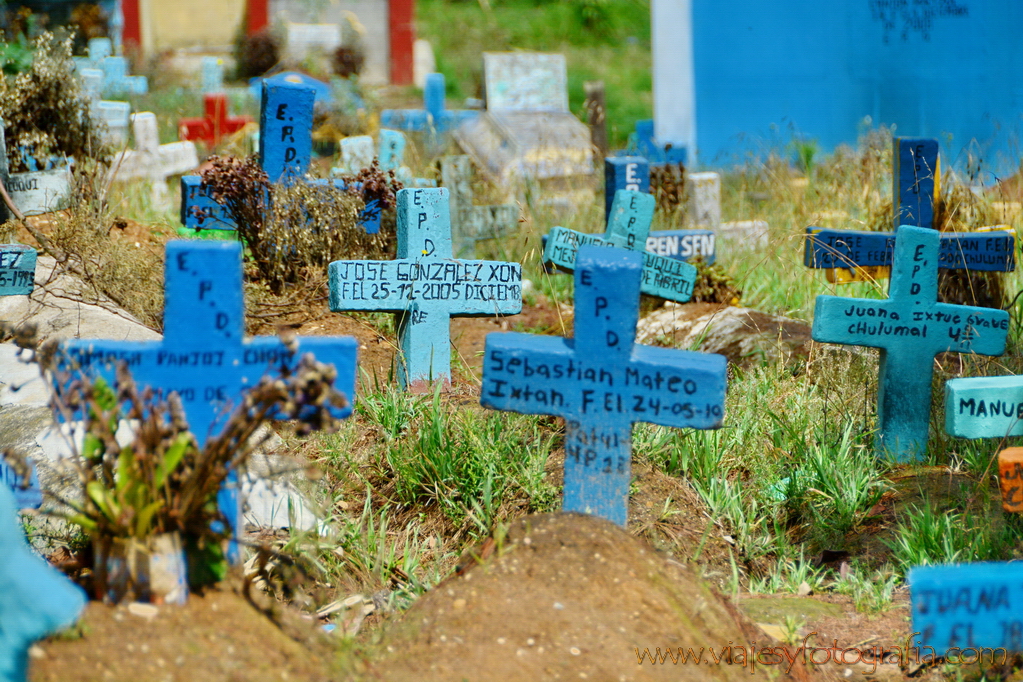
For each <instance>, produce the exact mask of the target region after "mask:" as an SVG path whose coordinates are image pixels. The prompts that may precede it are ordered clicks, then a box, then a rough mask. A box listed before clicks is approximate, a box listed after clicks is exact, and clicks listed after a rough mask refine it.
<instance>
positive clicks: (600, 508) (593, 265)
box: [480, 245, 727, 525]
mask: <svg viewBox="0 0 1023 682" xmlns="http://www.w3.org/2000/svg"><path fill="white" fill-rule="evenodd" d="M576 265H577V267H576V271H575V337H574V338H571V339H565V338H557V337H553V336H540V335H535V334H521V333H515V332H505V333H494V334H488V335H487V340H486V348H485V351H484V358H483V387H482V390H481V393H480V403H481V404H482V405H483V406H484V407H489V408H491V409H495V410H506V411H511V412H519V413H523V414H548V415H554V416H558V417H563V418H564V419H565V426H566V432H565V493H564V501H563V505H562V506H563V508H564V509H565V511H576V512H582V513H585V514H594V515H596V516H601V517H603V518H606V519H609V520H611V521H614V522H615V523H618V524H620V525H625V524H626V521H627V520H628V498H629V482H630V480H631V474H630V467H631V453H632V425H633V424H634V423H636V422H649V423H653V424H660V425H662V426H672V427H675V428H696V429H715V428H718V427H720V426H721V423H722V420H723V419H724V409H725V404H724V401H725V383H726V365H727V362H726V360H725V358H724V356H722V355H717V354H712V353H698V352H693V351H684V350H675V349H669V348H656V347H653V346H643V345H639V344H636V343H635V339H636V323H637V321H638V319H639V289H640V280H641V278H642V276H643V258H642V256H641V254H639V253H636V252H635V251H629V250H625V249H620V248H614V247H611V248H608V247H605V246H600V247H598V246H592V245H586V246H582V247H581V248H580V249H579V254H578V259H577V260H576Z"/></svg>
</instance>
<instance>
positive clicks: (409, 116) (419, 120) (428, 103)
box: [380, 73, 479, 133]
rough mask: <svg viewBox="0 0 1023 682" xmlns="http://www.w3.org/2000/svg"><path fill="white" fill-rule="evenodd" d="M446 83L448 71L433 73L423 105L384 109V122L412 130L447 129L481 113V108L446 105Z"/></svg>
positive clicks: (440, 131) (443, 131)
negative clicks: (473, 109) (417, 107)
mask: <svg viewBox="0 0 1023 682" xmlns="http://www.w3.org/2000/svg"><path fill="white" fill-rule="evenodd" d="M444 87H445V86H444V74H442V73H431V74H430V75H428V76H427V77H426V87H425V88H424V89H423V108H422V109H384V110H383V111H381V112H380V125H381V126H382V127H385V128H396V129H398V130H405V131H410V132H436V133H445V132H448V131H450V130H453V129H454V128H457V127H458V126H459V125H460V124H461V123H462V121H466V120H468V119H471V118H476V117H477V116H479V112H478V111H471V110H468V109H447V108H445V106H444V98H445V95H444Z"/></svg>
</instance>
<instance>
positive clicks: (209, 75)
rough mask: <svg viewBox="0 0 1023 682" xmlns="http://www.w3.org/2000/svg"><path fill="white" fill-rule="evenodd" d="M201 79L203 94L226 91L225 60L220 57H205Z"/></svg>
mask: <svg viewBox="0 0 1023 682" xmlns="http://www.w3.org/2000/svg"><path fill="white" fill-rule="evenodd" d="M199 77H200V83H201V88H202V91H203V93H205V94H210V93H214V92H221V91H222V90H223V89H224V60H223V59H221V58H220V57H203V58H202V66H201V67H200V76H199Z"/></svg>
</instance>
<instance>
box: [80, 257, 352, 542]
mask: <svg viewBox="0 0 1023 682" xmlns="http://www.w3.org/2000/svg"><path fill="white" fill-rule="evenodd" d="M165 279H166V287H165V295H164V336H163V340H162V341H105V340H103V341H101V340H96V339H78V340H71V341H65V342H63V348H64V350H65V351H66V352H67V354H68V356H69V359H70V360H71V361H72V362H73V363H75V364H76V365H77V366H79V367H80V368H81V369H82V371H85V372H89V373H91V374H96V375H99V376H103V377H105V378H106V379H107V380H108V381H110V382H113V381H114V380H115V370H116V365H117V363H118V362H121V361H123V362H125V363H126V364H127V367H128V369H129V370H130V371H131V375H132V378H133V379H134V380H135V381H136V382H137V383H138V385H139V386H140V387H141V386H150V387H152V388H153V389H154V390H157V391H158V392H160V393H161V394H162V395H167V394H169V393H170V392H171V391H177V393H178V395H179V396H180V398H181V403H182V405H183V406H184V409H185V414H186V416H187V419H188V424H189V428H190V430H191V431H192V433H193V434H195V437H196V439H197V440H198V442H199V444H200V446H202V445H203V444H204V443H205V442H206V440H207V439H208V438H211V437H214V436H216V435H218V434H219V433H220V432H221V430H222V429H223V427H224V425H225V424H226V422H227V419H228V417H229V416H230V413H231V411H233V409H234V408H235V407H237V406H238V405H239V404H240V400H241V397H242V392H243V391H244V390H245V389H249V388H252V387H253V386H255V385H256V384H257V383H258V382H259V380H260V379H261V378H263V377H264V376H276V375H278V374H279V373H280V371H281V370H282V369H283V368H285V367H294V366H295V365H296V364H297V362H298V360H299V359H300V358H301V356H302V355H304V354H305V353H312V354H314V355H315V356H316V359H317V360H318V361H320V362H322V363H326V364H331V365H333V366H334V368H335V369H336V370H337V379H336V380H335V382H334V386H335V388H336V389H337V390H339V391H340V392H341V393H343V394H344V395H345V397H346V398H348V401H349V403H351V402H352V401H353V400H354V397H355V355H356V346H357V344H356V342H355V339H353V338H350V337H300V338H298V339H297V340H296V341H297V350H296V351H295V352H294V353H292V352H291V351H289V350H288V349H287V347H286V346H285V345H284V343H283V342H282V341H281V340H279V339H277V338H276V337H268V336H260V337H255V338H251V339H245V338H244V330H245V304H244V298H243V290H242V246H241V244H240V243H238V242H195V241H172V242H170V243H168V244H167V257H166V265H165ZM331 409H332V413H333V414H334V416H335V417H338V418H345V417H347V416H348V415H349V414H351V409H352V408H351V405H350V404H349V406H348V407H345V408H344V409H336V408H331ZM235 485H236V484H235V482H234V481H233V480H232V482H231V483H230V484H229V485H228V486H227V487H226V488H225V490H224V491H222V492H221V496H220V497H221V499H220V505H221V510H222V511H223V513H224V516H225V517H226V518H227V520H228V523H229V524H230V526H231V528H232V529H233V530H234V532H235V533H236V535H237V534H238V533H239V532H240V531H241V530H242V528H241V525H242V524H241V516H240V509H239V506H240V504H239V502H240V501H239V499H238V494H237V490H236V488H235Z"/></svg>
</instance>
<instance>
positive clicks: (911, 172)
mask: <svg viewBox="0 0 1023 682" xmlns="http://www.w3.org/2000/svg"><path fill="white" fill-rule="evenodd" d="M939 163H940V162H939V160H938V141H937V140H928V139H923V138H916V137H893V138H892V206H893V214H894V218H895V220H894V223H895V224H896V225H917V226H919V227H936V226H935V224H934V204H935V203H937V201H938V197H939V196H940V195H941V167H940V165H939Z"/></svg>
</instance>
